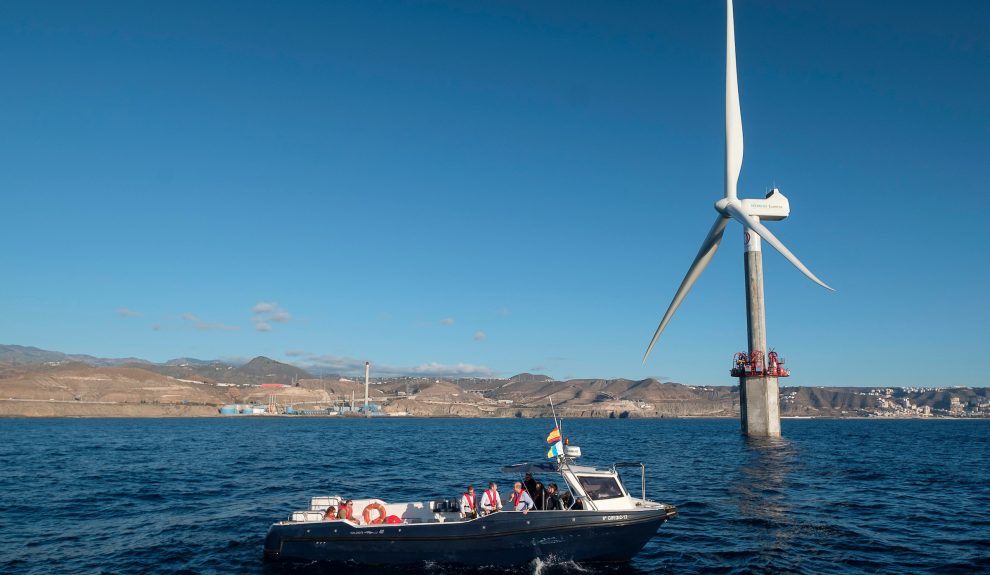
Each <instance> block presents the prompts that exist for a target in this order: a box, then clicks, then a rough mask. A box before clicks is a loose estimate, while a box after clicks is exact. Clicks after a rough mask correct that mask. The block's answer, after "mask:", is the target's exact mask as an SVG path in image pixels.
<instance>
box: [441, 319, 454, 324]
mask: <svg viewBox="0 0 990 575" xmlns="http://www.w3.org/2000/svg"><path fill="white" fill-rule="evenodd" d="M440 324H441V325H454V318H452V317H445V318H443V319H442V320H440Z"/></svg>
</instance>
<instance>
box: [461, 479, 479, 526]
mask: <svg viewBox="0 0 990 575" xmlns="http://www.w3.org/2000/svg"><path fill="white" fill-rule="evenodd" d="M475 503H476V501H475V498H474V486H473V485H468V488H467V491H466V492H465V493H464V494H463V495H461V517H463V518H465V519H474V518H476V517H477V516H478V506H477V505H475Z"/></svg>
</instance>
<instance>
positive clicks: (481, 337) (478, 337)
mask: <svg viewBox="0 0 990 575" xmlns="http://www.w3.org/2000/svg"><path fill="white" fill-rule="evenodd" d="M487 337H488V335H487V334H486V333H485V332H483V331H481V330H480V329H479V330H478V331H476V332H474V341H485V338H487Z"/></svg>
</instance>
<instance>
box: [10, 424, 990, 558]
mask: <svg viewBox="0 0 990 575" xmlns="http://www.w3.org/2000/svg"><path fill="white" fill-rule="evenodd" d="M783 426H784V427H783V429H784V435H785V439H783V440H781V441H773V442H766V441H762V442H761V441H748V440H746V439H744V438H742V437H740V436H739V434H738V423H737V422H736V421H735V420H683V419H681V420H650V421H644V420H580V421H566V422H565V423H564V435H566V436H569V437H570V438H571V440H572V443H573V444H577V445H580V446H581V447H582V448H583V450H584V453H585V457H584V460H586V461H587V462H592V463H600V464H605V463H611V462H613V461H616V460H620V461H640V460H641V461H643V462H645V463H646V465H647V473H648V476H647V491H648V495H649V496H650V497H651V498H652V499H657V500H661V501H667V502H671V503H674V504H676V505H677V506H678V508H679V510H680V513H681V515H680V517H678V518H677V519H675V520H674V521H672V522H670V523H667V524H666V525H665V526H664V527H662V528H661V529H660V531H659V532H658V533H657V536H656V537H655V538H654V539H653V541H652V542H651V543H650V544H649V545H647V547H646V548H645V549H644V550H643V551H642V553H640V554H639V556H637V557H636V558H635V560H634V561H632V563H630V564H628V565H620V566H607V567H601V566H595V567H585V566H577V565H572V564H559V565H558V564H552V563H551V564H534V565H530V566H528V567H527V568H526V569H524V570H523V571H524V572H525V571H528V572H530V573H579V572H580V573H655V572H671V573H990V421H949V420H940V421H864V420H847V421H818V420H787V421H784V423H783ZM551 428H552V424H551V423H550V422H549V421H547V420H519V419H515V420H452V419H448V420H427V419H373V420H334V419H305V418H297V419H291V418H277V419H266V418H261V417H259V418H230V419H163V420H148V419H57V420H56V419H52V420H17V419H13V420H11V419H8V420H0V498H2V499H0V572H2V573H4V574H15V573H30V574H39V575H40V574H44V575H49V574H52V573H113V574H130V573H134V574H138V573H142V574H143V573H251V574H261V573H264V574H276V573H315V572H318V571H319V570H320V569H322V567H317V566H308V567H307V566H304V567H299V568H283V567H273V566H270V565H266V564H264V563H263V562H262V559H261V548H262V541H263V538H264V535H265V532H266V530H267V528H268V525H269V524H270V523H271V522H273V521H275V520H279V519H283V518H285V517H286V516H287V515H288V513H289V512H290V511H292V510H293V509H304V508H305V507H306V506H307V504H308V500H309V497H310V496H312V495H325V494H341V495H344V496H350V497H368V496H377V497H381V498H383V499H386V500H405V499H420V498H426V497H454V496H456V495H458V494H459V493H460V492H461V491H462V487H463V486H464V485H465V484H466V483H469V482H470V483H473V484H475V485H480V484H482V483H483V482H485V481H487V480H489V479H490V478H493V477H496V472H497V468H498V466H499V465H501V464H504V463H510V462H522V461H531V460H536V461H538V460H541V458H543V457H544V454H545V451H546V447H545V444H544V438H545V437H546V434H547V432H549V431H550V429H551ZM503 484H504V481H503ZM628 484H630V487H631V488H632V490H633V491H634V492H638V478H636V480H632V478H630V480H629V481H628ZM353 571H355V572H362V571H360V570H357V569H355V570H353ZM411 571H412V572H419V571H427V572H432V573H455V572H457V573H460V572H463V571H460V570H456V569H451V568H449V567H443V566H436V565H423V566H419V567H417V568H415V569H413V570H411ZM493 571H494V570H491V569H489V570H481V571H480V572H493ZM332 572H334V573H340V572H342V571H341V569H340V568H336V569H334V570H333V571H332ZM363 572H367V571H363ZM475 572H477V571H475Z"/></svg>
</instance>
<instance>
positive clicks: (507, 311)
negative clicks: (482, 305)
mask: <svg viewBox="0 0 990 575" xmlns="http://www.w3.org/2000/svg"><path fill="white" fill-rule="evenodd" d="M495 313H497V314H498V315H500V316H502V317H505V316H507V315H509V314H511V313H512V310H510V309H509V308H507V307H500V308H498V311H497V312H495Z"/></svg>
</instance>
